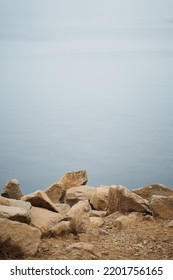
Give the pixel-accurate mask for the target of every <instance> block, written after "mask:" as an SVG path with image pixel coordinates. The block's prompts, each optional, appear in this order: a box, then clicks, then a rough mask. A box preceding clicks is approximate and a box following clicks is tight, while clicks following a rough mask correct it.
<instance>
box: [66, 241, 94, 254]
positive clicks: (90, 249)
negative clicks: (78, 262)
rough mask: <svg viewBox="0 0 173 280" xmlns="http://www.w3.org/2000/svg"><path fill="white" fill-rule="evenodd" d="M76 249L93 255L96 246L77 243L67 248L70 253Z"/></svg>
mask: <svg viewBox="0 0 173 280" xmlns="http://www.w3.org/2000/svg"><path fill="white" fill-rule="evenodd" d="M76 249H77V250H82V251H88V252H91V253H93V249H94V245H93V244H91V243H85V242H76V243H73V244H71V245H70V246H68V247H67V248H66V250H67V251H68V252H71V251H73V250H76Z"/></svg>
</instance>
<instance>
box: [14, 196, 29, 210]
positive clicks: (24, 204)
mask: <svg viewBox="0 0 173 280" xmlns="http://www.w3.org/2000/svg"><path fill="white" fill-rule="evenodd" d="M9 203H10V206H12V207H19V208H22V209H25V210H26V211H30V210H31V207H32V205H31V203H30V202H27V201H22V200H17V199H9Z"/></svg>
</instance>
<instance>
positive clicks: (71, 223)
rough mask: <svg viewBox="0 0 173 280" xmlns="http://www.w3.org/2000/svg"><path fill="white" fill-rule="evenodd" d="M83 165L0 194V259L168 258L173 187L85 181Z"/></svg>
mask: <svg viewBox="0 0 173 280" xmlns="http://www.w3.org/2000/svg"><path fill="white" fill-rule="evenodd" d="M87 181H88V176H87V172H86V171H85V170H79V171H74V172H68V173H66V174H65V175H64V176H63V177H62V178H60V179H59V180H57V181H56V182H55V183H53V184H52V185H51V186H49V187H48V188H46V189H45V190H37V191H35V192H33V193H31V194H28V195H23V194H22V191H21V189H20V184H19V182H18V180H16V179H11V180H10V181H8V182H7V183H6V185H5V186H4V188H3V190H2V193H1V196H0V223H1V226H0V259H173V190H172V189H171V188H168V187H166V186H164V185H161V184H151V185H147V186H145V187H142V188H139V189H134V190H128V189H127V188H126V187H125V186H120V185H112V186H99V187H91V186H88V185H87Z"/></svg>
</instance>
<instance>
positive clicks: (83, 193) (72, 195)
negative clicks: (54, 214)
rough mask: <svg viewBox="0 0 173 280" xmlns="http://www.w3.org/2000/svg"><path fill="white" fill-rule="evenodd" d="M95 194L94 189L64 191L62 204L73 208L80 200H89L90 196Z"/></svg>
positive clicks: (86, 187) (82, 188) (85, 187)
mask: <svg viewBox="0 0 173 280" xmlns="http://www.w3.org/2000/svg"><path fill="white" fill-rule="evenodd" d="M94 192H95V188H94V187H89V186H79V187H73V188H70V189H69V190H67V191H66V195H65V199H64V202H65V203H67V204H69V205H70V206H73V205H74V204H76V203H77V202H79V201H80V200H86V199H88V200H90V198H91V196H92V194H93V193H94Z"/></svg>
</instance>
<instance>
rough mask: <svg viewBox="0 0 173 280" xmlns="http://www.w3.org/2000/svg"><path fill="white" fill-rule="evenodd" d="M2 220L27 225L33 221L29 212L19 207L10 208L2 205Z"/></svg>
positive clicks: (0, 211)
mask: <svg viewBox="0 0 173 280" xmlns="http://www.w3.org/2000/svg"><path fill="white" fill-rule="evenodd" d="M0 218H6V219H9V220H13V221H18V222H21V223H27V224H29V223H30V221H31V219H30V214H29V211H26V210H24V209H22V208H19V207H10V206H4V205H0Z"/></svg>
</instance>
